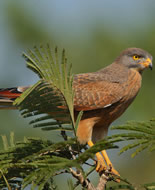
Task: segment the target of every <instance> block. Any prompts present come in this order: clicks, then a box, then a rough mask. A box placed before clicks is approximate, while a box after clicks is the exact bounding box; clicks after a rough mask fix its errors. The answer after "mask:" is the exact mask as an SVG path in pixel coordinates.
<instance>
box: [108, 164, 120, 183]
mask: <svg viewBox="0 0 155 190" xmlns="http://www.w3.org/2000/svg"><path fill="white" fill-rule="evenodd" d="M109 171H110V172H111V174H114V175H116V177H119V176H120V174H119V173H118V171H117V170H115V169H114V167H113V166H112V165H111V164H109ZM115 181H116V182H117V183H120V179H119V178H117V179H116V180H115Z"/></svg>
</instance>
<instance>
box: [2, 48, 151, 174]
mask: <svg viewBox="0 0 155 190" xmlns="http://www.w3.org/2000/svg"><path fill="white" fill-rule="evenodd" d="M146 68H150V69H152V56H151V55H150V54H149V53H148V52H146V51H145V50H143V49H140V48H128V49H126V50H124V51H122V52H121V54H120V55H119V56H118V57H117V58H116V59H115V60H114V62H113V63H112V64H111V65H109V66H107V67H105V68H103V69H101V70H99V71H97V72H92V73H83V74H77V75H75V77H74V80H73V88H74V91H75V96H74V112H75V119H76V116H77V115H78V113H79V112H80V111H83V116H82V119H81V121H80V123H79V126H78V129H77V138H78V140H79V142H80V143H81V144H86V143H87V144H88V145H89V146H90V147H91V146H93V145H94V143H95V142H97V141H99V140H101V139H103V138H104V137H105V136H106V135H107V131H108V128H109V126H110V124H111V123H112V122H113V121H114V120H116V119H117V118H118V117H119V116H121V115H122V114H123V113H124V111H125V110H126V109H127V108H128V106H129V105H130V104H131V103H132V102H133V100H134V99H135V97H136V96H137V94H138V92H139V90H140V88H141V80H142V73H143V71H144V70H145V69H146ZM27 88H29V87H15V88H5V89H4V88H2V89H0V105H4V103H6V105H8V106H5V108H13V106H12V102H13V101H14V100H15V99H16V98H17V97H19V96H20V95H21V93H22V92H24V91H25V90H26V89H27ZM1 108H4V107H3V106H1ZM96 157H97V160H98V162H97V166H96V171H97V172H99V173H100V172H101V171H103V170H105V169H107V168H110V170H111V172H112V173H114V174H116V175H119V173H118V172H117V171H116V170H115V169H114V167H113V165H112V163H111V161H110V159H109V158H108V155H107V153H106V151H105V150H103V151H101V153H96Z"/></svg>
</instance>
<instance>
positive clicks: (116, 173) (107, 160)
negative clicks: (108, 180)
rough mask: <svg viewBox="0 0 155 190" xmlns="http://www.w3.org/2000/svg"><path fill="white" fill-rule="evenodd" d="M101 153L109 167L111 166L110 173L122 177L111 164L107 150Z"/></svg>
mask: <svg viewBox="0 0 155 190" xmlns="http://www.w3.org/2000/svg"><path fill="white" fill-rule="evenodd" d="M101 153H102V155H103V158H104V160H105V162H106V164H107V166H109V168H110V171H111V172H112V173H113V174H115V175H117V176H120V174H119V173H118V171H116V170H115V169H114V167H113V165H112V163H111V161H110V159H109V157H108V155H107V153H106V151H105V150H102V151H101Z"/></svg>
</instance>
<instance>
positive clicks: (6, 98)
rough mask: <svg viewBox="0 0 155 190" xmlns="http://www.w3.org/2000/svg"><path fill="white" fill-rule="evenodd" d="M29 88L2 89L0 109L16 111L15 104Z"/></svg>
mask: <svg viewBox="0 0 155 190" xmlns="http://www.w3.org/2000/svg"><path fill="white" fill-rule="evenodd" d="M27 88H28V87H13V88H0V109H16V107H15V106H13V102H14V100H15V99H16V98H18V97H19V96H20V95H21V94H22V93H23V92H24V91H25V90H26V89H27Z"/></svg>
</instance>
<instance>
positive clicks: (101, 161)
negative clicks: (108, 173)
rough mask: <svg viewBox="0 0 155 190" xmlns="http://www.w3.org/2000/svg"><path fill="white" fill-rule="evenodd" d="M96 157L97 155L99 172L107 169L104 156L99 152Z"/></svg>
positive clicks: (97, 169)
mask: <svg viewBox="0 0 155 190" xmlns="http://www.w3.org/2000/svg"><path fill="white" fill-rule="evenodd" d="M96 157H97V166H96V171H97V172H99V173H100V172H101V171H105V170H106V165H105V162H104V159H103V157H102V156H101V155H100V153H97V154H96Z"/></svg>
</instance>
